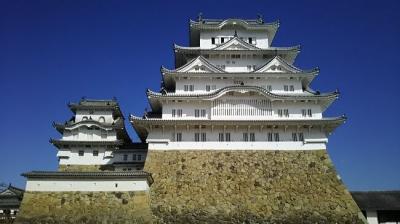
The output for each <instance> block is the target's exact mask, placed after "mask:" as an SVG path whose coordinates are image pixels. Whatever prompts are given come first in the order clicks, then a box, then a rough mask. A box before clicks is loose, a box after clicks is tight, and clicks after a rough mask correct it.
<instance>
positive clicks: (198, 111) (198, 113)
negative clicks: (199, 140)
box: [194, 109, 200, 117]
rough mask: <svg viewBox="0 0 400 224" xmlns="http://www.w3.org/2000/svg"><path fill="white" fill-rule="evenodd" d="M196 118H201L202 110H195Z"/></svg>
mask: <svg viewBox="0 0 400 224" xmlns="http://www.w3.org/2000/svg"><path fill="white" fill-rule="evenodd" d="M194 117H200V110H199V109H195V110H194Z"/></svg>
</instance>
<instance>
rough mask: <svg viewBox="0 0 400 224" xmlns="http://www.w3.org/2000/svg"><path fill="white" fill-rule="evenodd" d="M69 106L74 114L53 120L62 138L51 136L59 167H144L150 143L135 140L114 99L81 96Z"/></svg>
mask: <svg viewBox="0 0 400 224" xmlns="http://www.w3.org/2000/svg"><path fill="white" fill-rule="evenodd" d="M68 107H69V108H70V109H71V111H72V112H73V113H74V116H73V117H72V118H71V119H70V120H69V121H67V122H65V123H53V126H54V127H55V128H56V129H57V130H58V131H59V132H60V133H61V134H62V138H61V139H59V140H55V139H50V142H51V143H52V144H53V145H54V146H56V147H57V149H58V153H57V157H58V159H59V169H60V170H63V171H76V170H79V171H85V170H86V171H99V170H112V171H114V170H117V171H129V170H137V169H142V167H143V163H144V160H145V155H146V148H147V145H146V144H140V143H132V141H131V139H130V137H129V135H128V133H127V131H126V129H125V124H124V120H125V119H124V116H123V114H122V112H121V110H120V107H119V105H118V102H117V101H116V100H115V99H113V100H90V99H82V100H81V101H80V102H79V103H69V104H68Z"/></svg>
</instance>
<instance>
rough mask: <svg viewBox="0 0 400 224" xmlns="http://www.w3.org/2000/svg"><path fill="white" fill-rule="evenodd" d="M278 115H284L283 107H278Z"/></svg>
mask: <svg viewBox="0 0 400 224" xmlns="http://www.w3.org/2000/svg"><path fill="white" fill-rule="evenodd" d="M278 117H283V110H282V109H278Z"/></svg>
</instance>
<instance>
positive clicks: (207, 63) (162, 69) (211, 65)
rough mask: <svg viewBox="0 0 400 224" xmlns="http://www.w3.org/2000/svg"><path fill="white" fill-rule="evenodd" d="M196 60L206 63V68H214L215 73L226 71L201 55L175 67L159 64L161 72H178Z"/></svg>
mask: <svg viewBox="0 0 400 224" xmlns="http://www.w3.org/2000/svg"><path fill="white" fill-rule="evenodd" d="M196 61H201V62H202V63H203V64H204V65H206V66H207V67H208V68H210V69H211V70H214V71H215V72H217V73H227V72H226V71H224V70H222V69H220V68H218V67H217V66H215V65H214V64H212V63H211V62H210V61H209V60H207V59H206V58H204V57H203V56H202V55H200V56H197V57H196V58H193V59H191V60H190V61H189V62H187V63H186V64H185V65H183V66H181V67H179V68H176V69H167V68H165V67H164V66H161V71H162V72H163V71H164V72H170V73H172V72H180V70H183V69H185V68H187V67H189V66H190V65H192V64H193V63H195V62H196Z"/></svg>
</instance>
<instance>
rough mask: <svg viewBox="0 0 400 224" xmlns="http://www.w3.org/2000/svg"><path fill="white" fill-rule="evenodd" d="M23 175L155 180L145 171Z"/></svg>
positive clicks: (31, 177)
mask: <svg viewBox="0 0 400 224" xmlns="http://www.w3.org/2000/svg"><path fill="white" fill-rule="evenodd" d="M21 176H23V177H26V178H28V179H61V180H64V179H84V180H87V179H125V178H127V179H135V178H145V179H146V180H147V182H148V183H149V184H152V183H153V182H154V180H153V178H152V176H151V174H150V173H148V172H145V171H139V170H134V171H123V172H118V171H112V172H110V171H101V172H61V171H32V172H28V173H23V174H21Z"/></svg>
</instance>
